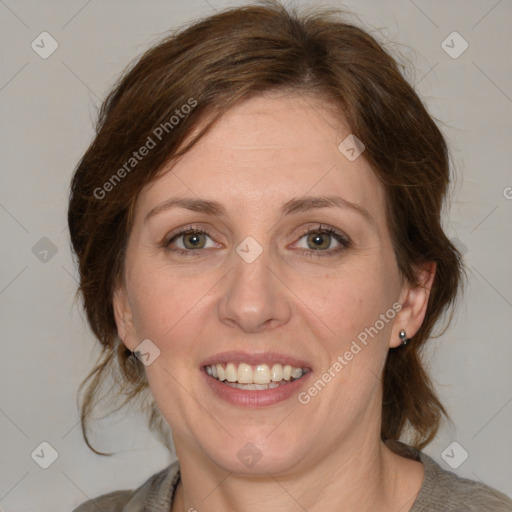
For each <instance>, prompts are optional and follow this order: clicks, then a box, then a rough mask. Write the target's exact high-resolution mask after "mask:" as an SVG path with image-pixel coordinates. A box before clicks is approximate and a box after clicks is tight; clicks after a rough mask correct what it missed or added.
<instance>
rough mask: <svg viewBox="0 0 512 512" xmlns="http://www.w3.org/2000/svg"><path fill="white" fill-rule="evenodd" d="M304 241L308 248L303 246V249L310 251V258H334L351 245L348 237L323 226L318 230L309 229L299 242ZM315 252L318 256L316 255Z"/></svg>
mask: <svg viewBox="0 0 512 512" xmlns="http://www.w3.org/2000/svg"><path fill="white" fill-rule="evenodd" d="M303 239H304V240H305V244H306V246H304V245H302V247H301V248H302V249H309V251H308V252H309V253H310V254H309V255H310V256H313V255H314V256H332V255H333V254H337V253H339V252H341V251H343V250H345V249H346V248H348V247H350V245H351V243H350V240H349V238H348V237H347V236H346V235H344V234H343V233H340V232H338V231H336V230H334V229H332V228H323V227H322V226H321V225H320V226H319V227H318V228H314V229H309V230H308V231H307V232H306V233H305V234H304V235H302V236H301V238H300V239H299V242H300V241H301V240H303ZM333 245H334V247H333ZM299 247H300V246H299ZM311 251H313V253H311ZM315 252H316V254H314V253H315Z"/></svg>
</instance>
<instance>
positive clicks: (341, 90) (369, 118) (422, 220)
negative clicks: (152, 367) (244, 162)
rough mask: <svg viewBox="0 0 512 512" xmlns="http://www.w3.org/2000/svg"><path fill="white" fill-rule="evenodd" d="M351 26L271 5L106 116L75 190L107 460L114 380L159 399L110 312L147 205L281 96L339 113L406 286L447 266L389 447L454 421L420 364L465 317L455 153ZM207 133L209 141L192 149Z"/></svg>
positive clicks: (172, 63)
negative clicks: (240, 114)
mask: <svg viewBox="0 0 512 512" xmlns="http://www.w3.org/2000/svg"><path fill="white" fill-rule="evenodd" d="M339 13H340V12H339V11H337V10H325V9H324V10H322V11H319V10H314V11H311V12H305V13H297V12H296V11H290V10H289V9H286V8H284V7H283V6H281V5H279V4H277V3H274V2H263V3H262V5H252V6H246V7H239V8H234V9H230V10H227V11H224V12H221V13H219V14H216V15H214V16H211V17H208V18H205V19H203V20H200V21H198V22H196V23H194V24H193V25H191V26H190V27H188V28H187V27H186V28H184V29H182V30H180V31H178V32H177V33H176V34H174V35H172V36H169V37H167V38H165V39H164V40H163V41H161V42H160V43H159V44H157V45H156V46H155V47H153V48H151V49H150V50H148V51H147V52H146V53H145V54H144V55H143V56H142V57H141V58H140V59H139V60H138V61H137V62H136V63H135V64H134V65H133V66H132V67H131V69H129V70H127V71H126V72H125V74H124V76H123V77H122V79H121V80H120V81H119V82H118V83H117V84H116V86H115V87H114V89H113V90H112V91H111V92H110V94H109V95H108V97H107V98H106V100H105V102H104V103H103V105H102V107H101V110H100V113H99V119H98V122H97V127H96V137H95V139H94V140H93V142H92V143H91V145H90V147H89V148H88V149H87V151H86V153H85V154H84V156H83V157H82V159H81V161H80V162H79V164H78V166H77V168H76V170H75V173H74V176H73V179H72V185H71V195H70V203H69V212H68V222H69V230H70V233H71V241H72V245H73V250H74V252H75V254H76V257H77V261H78V267H79V272H80V288H79V292H81V295H82V299H83V305H84V309H85V313H86V315H87V319H88V322H89V324H90V326H91V328H92V331H93V333H94V334H95V336H96V337H97V338H98V340H99V341H100V343H101V345H102V354H101V356H100V358H99V360H98V362H97V365H96V367H95V368H94V369H93V370H92V371H91V372H90V374H89V375H88V376H87V377H86V379H85V380H84V381H83V382H82V385H81V387H80V390H82V387H83V386H85V385H86V383H87V382H89V381H90V382H89V384H88V387H87V389H86V392H85V397H84V401H83V404H82V406H81V420H82V432H83V435H84V438H85V440H86V443H87V445H88V446H89V447H90V448H91V449H92V450H93V451H95V452H96V453H100V452H98V451H96V450H95V449H94V448H93V447H92V446H91V444H90V443H89V440H88V436H87V425H88V422H89V420H90V419H91V412H92V410H93V408H94V407H95V406H96V405H97V403H96V402H97V401H98V394H99V390H100V387H101V386H102V385H103V384H104V382H105V381H106V379H107V377H109V376H113V377H114V384H113V385H114V387H117V388H118V391H117V395H116V399H117V398H119V397H120V396H122V395H124V397H125V400H124V402H123V403H122V404H121V406H123V405H124V404H126V403H127V402H128V401H130V400H132V399H133V398H135V397H137V396H139V395H142V394H144V393H142V392H143V391H145V392H146V395H147V388H148V384H147V380H146V377H145V372H144V366H143V365H142V363H140V362H139V361H138V360H136V358H134V357H128V355H127V353H126V351H125V347H124V345H123V344H122V343H121V341H120V340H119V338H118V336H117V329H116V323H115V319H114V313H113V306H112V297H113V291H114V289H115V287H116V286H117V285H118V284H119V283H120V282H121V279H122V272H123V261H124V250H125V247H126V242H127V237H128V234H129V232H130V227H131V222H132V214H133V208H134V205H135V203H136V201H137V197H138V195H139V193H140V191H141V190H142V188H143V187H144V186H145V185H146V184H148V183H149V182H150V181H151V180H154V179H155V178H156V177H157V176H158V175H159V172H160V171H161V170H162V167H163V166H164V164H166V163H168V162H169V160H170V159H172V158H176V157H178V156H180V155H182V154H184V153H185V152H186V151H188V150H189V149H190V148H191V147H192V146H193V145H194V143H195V142H196V141H197V140H198V139H199V138H201V137H202V136H203V135H204V134H205V133H206V132H207V131H208V130H209V129H210V128H211V126H213V124H214V123H215V121H216V120H218V119H219V117H220V116H221V115H222V114H223V113H225V112H226V111H227V110H228V109H230V108H231V107H233V106H234V105H236V104H237V103H239V102H241V101H243V100H246V99H249V98H251V97H254V96H257V95H261V94H263V93H266V92H272V91H276V90H282V91H296V92H299V93H306V94H313V95H315V96H316V97H319V98H323V99H325V100H326V102H330V103H334V104H335V105H337V106H338V107H339V108H340V111H341V112H342V113H343V116H344V120H345V121H346V122H347V123H348V126H349V127H350V129H351V132H352V133H353V134H355V135H356V136H357V137H358V138H359V139H360V140H362V141H363V143H364V144H365V146H366V149H365V152H364V157H365V158H366V159H367V161H368V162H369V163H370V164H371V165H372V167H373V168H374V170H375V172H376V175H377V176H378V177H379V179H380V180H381V182H382V184H383V187H384V189H385V193H386V198H387V209H388V211H387V221H388V224H389V227H390V230H391V234H392V239H393V244H394V250H395V254H396V259H397V262H398V266H399V269H400V271H401V273H402V275H403V276H404V277H405V278H406V279H408V280H409V281H410V282H411V283H414V284H418V282H417V273H416V269H417V267H418V265H420V264H421V263H423V262H427V261H432V262H435V263H436V265H437V272H436V276H435V280H434V283H433V287H432V290H431V293H430V299H429V302H428V310H427V313H426V317H425V320H424V322H423V324H422V326H421V328H420V330H419V331H418V333H417V334H416V335H415V336H414V338H413V339H412V340H411V341H410V343H409V344H407V345H406V346H401V347H399V348H397V349H392V350H390V351H389V355H388V358H387V361H386V366H385V370H384V374H383V406H382V427H381V437H382V439H383V440H387V439H392V440H393V439H398V438H399V437H400V435H401V434H403V433H404V430H405V429H409V430H410V431H411V433H412V440H411V443H412V444H413V445H414V446H415V447H417V448H422V447H423V446H425V445H426V444H427V443H428V442H430V441H431V440H432V438H433V437H434V436H435V434H436V432H437V430H438V428H439V423H440V419H441V417H442V415H443V414H445V415H446V411H445V410H444V408H443V406H442V405H441V403H440V401H439V400H438V398H437V397H436V394H435V392H434V390H433V386H432V384H431V382H430V380H429V378H428V376H427V374H426V372H425V370H424V368H423V365H422V362H421V358H420V351H421V348H422V346H423V345H424V343H425V342H426V341H427V339H428V338H429V336H430V335H431V332H432V329H433V327H434V324H435V323H436V322H437V320H438V319H439V318H440V317H441V316H442V314H443V313H444V312H445V311H446V310H447V309H449V306H452V305H453V303H454V301H455V298H456V296H457V292H458V289H459V287H460V285H461V283H462V276H463V267H462V263H461V257H460V255H459V253H458V251H457V250H456V248H455V247H454V246H453V244H452V243H451V242H450V241H449V240H448V239H447V237H446V235H445V233H444V232H443V229H442V226H441V211H442V206H443V200H444V197H445V195H446V193H447V189H448V184H449V158H448V151H447V146H446V143H445V140H444V138H443V136H442V134H441V132H440V130H439V129H438V127H437V126H436V124H435V122H434V121H433V119H432V118H431V116H430V115H429V114H428V112H427V110H426V109H425V107H424V106H423V104H422V102H421V100H420V99H419V97H418V95H417V94H416V93H415V91H414V89H413V87H411V85H409V84H408V82H407V81H406V79H405V78H404V77H403V76H402V74H401V71H400V67H399V65H398V64H397V62H396V61H395V60H394V58H393V57H392V56H391V55H390V54H389V53H388V52H387V51H386V50H385V49H384V48H383V47H382V46H381V44H379V43H377V41H376V40H375V39H374V38H373V37H372V36H371V35H370V34H369V33H367V32H366V31H364V30H362V29H360V28H358V27H357V26H355V25H353V24H351V23H348V22H344V21H343V20H341V19H340V18H339ZM186 105H188V107H190V108H188V107H187V108H185V106H186ZM173 117H174V119H173ZM178 118H179V120H178V121H176V120H177V119H178ZM205 119H207V121H208V122H207V123H206V124H204V127H203V129H202V130H201V131H200V132H199V133H198V134H197V136H194V137H193V138H192V139H191V140H190V142H189V143H188V144H187V145H186V146H185V147H182V146H183V143H184V141H185V140H186V138H187V136H189V135H190V134H191V133H192V131H193V130H194V129H196V128H197V127H198V125H199V123H200V122H204V120H205ZM157 134H158V135H159V136H157ZM157 139H158V140H157ZM150 140H151V141H152V142H153V143H154V145H152V144H150V142H149V141H150ZM150 145H151V149H150V150H149V151H146V152H145V156H144V157H143V158H140V159H139V158H136V157H134V151H138V150H139V148H142V147H143V146H146V147H149V146H150ZM180 148H181V149H180ZM140 152H141V153H142V150H140ZM123 170H124V171H123ZM121 406H120V407H121ZM150 408H151V410H150V418H149V424H150V427H152V428H154V427H155V425H157V424H158V422H159V421H160V426H159V427H158V428H157V430H158V429H159V430H161V429H162V428H164V427H162V417H161V416H160V415H159V412H158V410H157V409H156V406H155V404H154V403H151V404H150ZM118 409H119V408H118ZM116 410H117V409H116Z"/></svg>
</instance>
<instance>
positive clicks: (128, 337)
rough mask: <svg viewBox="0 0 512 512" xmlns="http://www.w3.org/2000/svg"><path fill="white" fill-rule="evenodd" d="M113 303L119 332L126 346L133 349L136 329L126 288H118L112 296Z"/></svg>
mask: <svg viewBox="0 0 512 512" xmlns="http://www.w3.org/2000/svg"><path fill="white" fill-rule="evenodd" d="M112 305H113V309H114V317H115V320H116V325H117V334H118V336H119V338H121V340H122V342H123V343H124V344H125V345H126V347H127V348H129V349H130V350H133V348H134V346H135V342H134V340H135V337H134V333H135V330H134V327H133V318H132V311H131V307H130V303H129V301H128V297H127V295H126V291H125V290H124V288H118V289H116V291H115V292H114V296H113V298H112Z"/></svg>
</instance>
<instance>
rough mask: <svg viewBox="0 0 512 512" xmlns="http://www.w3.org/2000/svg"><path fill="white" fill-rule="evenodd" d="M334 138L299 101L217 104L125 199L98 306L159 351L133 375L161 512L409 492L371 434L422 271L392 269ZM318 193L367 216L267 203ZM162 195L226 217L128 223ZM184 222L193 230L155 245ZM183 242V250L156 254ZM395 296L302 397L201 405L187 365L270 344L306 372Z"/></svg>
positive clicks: (194, 373) (133, 342)
mask: <svg viewBox="0 0 512 512" xmlns="http://www.w3.org/2000/svg"><path fill="white" fill-rule="evenodd" d="M349 134H350V130H349V129H348V128H347V127H346V126H345V125H344V124H343V123H342V122H340V116H336V117H335V116H334V109H333V108H332V107H331V108H329V105H328V104H326V103H323V102H321V101H320V100H317V99H315V98H313V97H309V96H299V95H290V94H286V95H285V94H282V93H281V94H273V95H271V96H270V95H267V96H261V97H257V98H254V99H251V100H248V101H246V102H244V103H242V104H240V105H239V106H237V107H235V108H233V109H231V110H230V111H229V112H228V113H227V114H226V115H225V116H224V117H223V118H222V120H221V121H220V122H219V124H217V125H216V126H215V127H214V128H213V129H212V131H211V132H210V133H209V134H208V135H207V136H206V137H205V138H203V139H202V141H201V142H199V143H198V144H197V145H196V146H195V147H194V148H193V149H192V150H191V151H190V152H188V153H187V154H186V155H185V156H184V157H183V158H182V159H180V160H179V161H178V162H177V163H175V164H174V165H173V166H171V165H169V166H168V172H165V173H164V174H163V175H162V176H161V177H160V178H159V179H158V180H157V181H155V182H153V183H152V184H150V185H149V186H148V187H146V188H145V189H144V190H143V191H142V193H141V194H140V196H139V198H138V202H137V205H136V211H135V217H134V224H133V227H132V231H131V233H130V237H129V241H128V247H127V252H126V259H125V275H124V282H123V283H122V285H121V286H120V287H119V288H118V289H117V291H116V293H115V296H114V308H115V314H116V320H117V325H118V331H119V336H120V337H121V339H123V340H124V342H125V344H126V345H127V346H128V347H129V348H130V349H132V350H133V349H135V347H137V345H138V344H139V343H140V342H141V341H142V340H144V339H147V338H149V339H150V340H152V342H153V343H154V344H155V345H156V346H158V348H159V350H160V356H159V357H158V358H157V359H156V360H155V361H154V362H153V363H152V364H151V365H149V366H147V367H145V370H146V373H147V377H148V381H149V386H150V389H151V392H152V394H153V396H154V398H155V400H156V403H157V405H158V407H159V409H160V411H161V412H162V414H163V416H164V417H165V418H166V420H167V421H168V423H169V425H170V426H171V428H172V430H173V437H174V442H175V446H176V451H177V455H178V458H179V460H180V467H181V474H182V481H181V484H180V485H179V487H178V490H177V493H176V496H175V500H174V503H173V509H172V510H173V511H174V512H176V511H182V510H189V509H190V508H191V507H194V508H195V509H197V510H200V511H201V512H204V511H216V512H217V511H219V512H220V511H226V510H237V511H244V512H251V511H253V510H254V511H258V512H260V511H261V510H280V511H285V512H286V511H299V510H304V509H306V510H308V511H309V512H314V511H326V510H340V509H341V507H342V508H343V510H344V511H345V512H352V511H353V512H356V511H357V512H365V511H372V512H379V511H394V510H396V511H397V512H398V511H399V510H400V511H401V512H405V511H407V510H410V508H411V507H412V504H413V502H414V499H415V497H416V495H417V493H418V492H419V489H420V486H421V482H422V479H423V474H424V473H423V465H422V464H421V463H420V462H416V461H412V460H409V459H406V458H403V457H401V456H399V455H396V454H394V453H393V452H391V451H390V450H389V449H388V448H387V447H386V446H385V445H384V444H383V443H382V442H381V440H380V422H381V404H382V391H381V380H380V378H381V375H382V370H383V367H384V363H385V359H386V355H387V352H388V350H389V349H390V348H393V347H396V346H398V345H400V343H401V340H400V338H399V335H398V333H399V331H400V330H401V329H405V330H406V332H407V335H408V337H412V336H414V334H415V333H416V332H417V330H418V329H419V327H420V325H421V322H422V321H423V318H424V314H425V310H426V305H427V301H428V293H429V290H430V287H431V284H432V280H433V277H434V273H435V267H434V266H433V264H431V265H425V267H424V268H421V269H418V273H419V276H420V279H421V281H422V283H423V286H422V287H419V288H413V287H412V286H411V285H410V284H409V283H408V282H406V281H405V280H404V279H402V277H401V275H400V273H399V270H398V268H397V264H396V259H395V255H394V252H393V248H392V245H391V237H390V233H389V229H388V227H387V224H386V220H385V213H384V212H385V196H384V191H383V189H382V186H381V185H380V182H379V181H378V179H377V178H376V176H375V174H374V172H373V171H372V169H371V167H370V165H369V164H368V162H367V161H366V160H365V159H364V153H363V155H362V156H360V157H359V158H357V159H356V160H355V161H353V162H351V161H349V160H348V159H347V158H345V156H344V155H343V154H342V153H341V152H340V151H339V150H338V145H339V144H340V142H341V141H342V140H343V139H345V137H347V135H349ZM171 167H172V168H171ZM322 195H336V196H341V197H342V198H343V199H345V200H347V201H350V202H351V203H354V204H356V205H358V206H359V207H363V208H365V209H366V210H367V212H368V213H369V214H370V216H371V219H372V220H368V219H367V218H366V217H365V216H363V215H362V214H361V213H359V212H358V211H356V210H355V209H351V208H336V207H329V208H322V209H314V210H309V211H303V212H296V213H291V214H289V215H285V216H283V215H281V214H280V209H281V206H282V205H283V204H284V203H286V202H287V201H289V200H290V199H292V198H303V197H304V196H307V197H309V196H322ZM177 197H188V198H196V199H198V198H201V199H208V200H215V201H218V202H220V203H222V205H224V206H225V208H226V211H227V213H226V215H225V216H224V217H219V216H215V215H210V214H205V213H200V212H193V211H189V210H187V209H183V208H171V209H166V210H162V211H161V212H160V213H157V214H155V215H153V216H151V217H150V218H149V219H148V220H147V221H145V218H146V216H147V215H148V213H149V212H150V211H151V210H153V209H154V208H155V207H156V206H158V205H161V204H162V203H164V202H166V201H168V200H169V199H172V198H177ZM320 223H321V224H322V227H326V226H327V227H329V228H333V229H335V230H336V231H339V232H341V233H343V234H344V235H345V236H346V237H347V236H348V237H349V238H350V240H351V245H350V246H349V247H345V248H343V250H341V251H339V252H334V250H335V249H336V248H338V247H341V244H340V243H339V242H337V240H336V239H335V238H334V237H332V236H330V235H328V234H327V235H324V236H323V237H321V239H320V245H322V249H321V250H319V249H315V244H314V243H313V242H312V239H313V238H314V235H313V236H309V237H308V235H307V234H306V232H307V230H308V229H311V230H317V231H318V228H319V225H320ZM189 224H193V225H194V227H195V228H196V229H203V230H204V229H206V230H207V231H208V232H209V233H210V235H203V236H202V237H201V236H200V237H199V239H197V238H195V239H194V237H193V235H192V236H191V235H189V236H188V237H186V236H185V237H184V236H182V237H178V238H176V239H174V240H173V242H172V243H171V244H170V245H169V246H168V247H165V243H163V242H162V240H164V241H165V239H166V237H167V240H168V239H169V238H172V237H171V236H168V235H170V234H172V233H173V232H174V231H175V230H176V229H178V228H181V227H187V226H188V225H189ZM317 234H318V233H317ZM248 236H251V237H252V238H254V239H255V240H257V242H258V243H259V245H260V246H261V248H262V253H261V254H260V255H259V256H258V257H257V258H256V259H255V261H253V262H252V263H247V262H246V261H244V259H242V258H241V257H240V256H239V255H238V254H237V252H236V250H235V249H236V247H237V246H239V244H240V243H241V242H242V241H243V240H244V239H245V238H246V237H248ZM191 242H192V243H191ZM193 242H196V244H197V245H198V246H199V247H203V248H202V249H200V250H199V251H197V252H199V253H200V254H196V255H190V253H189V254H179V253H177V252H173V251H172V249H174V250H176V249H180V248H181V249H182V250H185V251H186V250H189V251H190V249H187V247H193V246H194V245H193ZM185 243H186V244H187V245H184V244H185ZM200 251H202V252H200ZM329 251H330V252H331V255H330V256H329V255H327V253H328V252H329ZM396 302H399V303H400V304H401V305H402V309H401V311H400V312H399V313H398V314H397V315H396V316H395V317H394V319H392V320H390V321H389V322H388V323H386V324H385V326H384V328H383V329H381V330H380V331H379V333H378V335H376V336H374V337H373V338H370V339H369V340H370V341H369V342H368V344H367V346H365V347H364V348H363V349H362V350H361V351H360V352H359V353H358V354H357V355H356V356H354V358H353V359H352V360H351V361H350V362H349V364H347V365H346V366H345V367H344V368H343V370H342V371H340V372H338V373H337V374H336V377H335V378H333V379H332V380H331V382H329V383H328V384H327V385H326V386H325V387H324V388H323V389H322V390H321V391H320V392H319V393H318V395H317V396H315V397H313V398H312V399H311V400H310V402H309V403H307V404H301V403H299V401H298V400H297V398H296V397H295V396H294V397H292V398H290V399H287V400H285V401H284V402H280V403H278V404H274V405H272V406H267V407H259V408H250V407H243V408H242V407H240V406H236V405H232V404H229V403H226V402H224V401H223V400H221V399H220V398H218V396H217V395H216V394H214V393H213V391H212V390H211V389H210V388H209V386H207V385H206V384H205V379H204V378H203V375H202V374H201V373H200V366H201V363H202V362H204V360H205V359H206V358H208V357H210V356H212V355H214V354H217V353H219V352H224V351H228V350H240V351H244V352H247V353H252V352H264V351H276V352H279V353H284V354H287V355H291V356H293V357H296V358H299V359H303V360H305V361H308V362H309V364H310V367H311V368H312V369H313V372H314V374H315V377H316V378H319V377H320V376H321V375H322V373H324V372H325V371H326V370H327V369H328V368H329V367H331V366H332V364H333V363H334V362H335V361H336V359H337V358H338V356H340V355H343V354H344V353H345V352H346V351H347V350H349V348H350V344H351V342H352V340H355V339H357V336H358V334H359V333H361V331H364V329H365V328H367V327H370V326H373V325H374V324H375V322H376V321H377V320H378V319H379V315H381V314H385V313H386V311H387V310H389V309H390V308H391V306H392V305H393V304H394V303H396ZM316 378H315V379H312V380H311V379H310V381H309V382H313V381H314V380H316ZM304 390H306V391H307V387H305V388H301V391H304ZM248 442H250V443H252V444H253V445H255V446H256V447H257V449H258V450H259V452H260V454H261V459H260V460H259V461H258V463H256V464H255V465H254V466H252V467H251V468H247V467H246V466H245V465H244V464H243V463H242V462H241V460H239V458H238V457H237V452H238V451H239V450H240V449H241V448H242V447H243V446H244V445H245V444H246V443H248ZM255 484H257V485H255Z"/></svg>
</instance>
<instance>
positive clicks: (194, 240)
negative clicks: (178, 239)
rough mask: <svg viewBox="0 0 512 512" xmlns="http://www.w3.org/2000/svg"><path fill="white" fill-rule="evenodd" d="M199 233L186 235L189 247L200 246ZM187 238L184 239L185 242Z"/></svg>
mask: <svg viewBox="0 0 512 512" xmlns="http://www.w3.org/2000/svg"><path fill="white" fill-rule="evenodd" d="M200 236H201V235H200V233H191V234H189V235H188V237H187V238H188V241H189V244H190V245H193V246H197V245H200ZM187 238H185V240H187Z"/></svg>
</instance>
